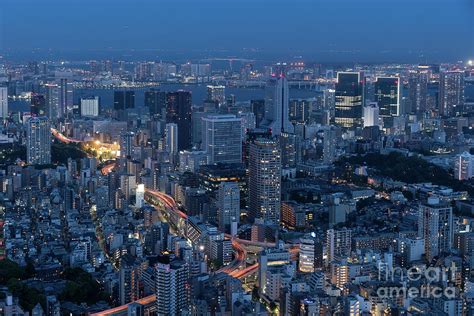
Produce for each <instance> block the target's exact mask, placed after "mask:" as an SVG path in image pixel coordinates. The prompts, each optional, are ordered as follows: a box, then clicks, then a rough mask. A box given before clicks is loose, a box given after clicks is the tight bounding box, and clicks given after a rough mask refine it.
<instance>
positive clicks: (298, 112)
mask: <svg viewBox="0 0 474 316" xmlns="http://www.w3.org/2000/svg"><path fill="white" fill-rule="evenodd" d="M311 108H312V102H311V100H308V99H292V100H290V114H289V118H290V121H291V123H293V124H296V123H302V124H304V123H308V122H309V113H310V109H311Z"/></svg>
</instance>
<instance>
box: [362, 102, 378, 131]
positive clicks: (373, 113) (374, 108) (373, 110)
mask: <svg viewBox="0 0 474 316" xmlns="http://www.w3.org/2000/svg"><path fill="white" fill-rule="evenodd" d="M379 125H380V122H379V106H378V104H377V102H370V103H369V104H367V105H365V106H364V127H371V126H379Z"/></svg>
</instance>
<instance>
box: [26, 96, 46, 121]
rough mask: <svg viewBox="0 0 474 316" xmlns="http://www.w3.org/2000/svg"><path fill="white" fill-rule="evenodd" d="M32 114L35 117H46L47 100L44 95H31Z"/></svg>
mask: <svg viewBox="0 0 474 316" xmlns="http://www.w3.org/2000/svg"><path fill="white" fill-rule="evenodd" d="M30 111H31V114H34V115H35V116H44V115H46V111H47V109H46V98H45V97H44V95H42V94H37V93H32V94H31V107H30Z"/></svg>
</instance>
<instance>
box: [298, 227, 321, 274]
mask: <svg viewBox="0 0 474 316" xmlns="http://www.w3.org/2000/svg"><path fill="white" fill-rule="evenodd" d="M322 267H323V243H322V242H321V241H320V240H319V239H317V238H316V237H315V235H306V236H304V237H303V238H301V239H300V257H299V263H298V269H299V270H300V271H301V272H306V273H308V272H309V273H312V272H314V271H316V269H320V268H322Z"/></svg>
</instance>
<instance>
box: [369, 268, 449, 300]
mask: <svg viewBox="0 0 474 316" xmlns="http://www.w3.org/2000/svg"><path fill="white" fill-rule="evenodd" d="M378 270H379V271H378V272H379V276H378V279H379V281H382V282H386V283H387V284H389V285H387V286H381V287H379V288H378V289H377V295H378V296H379V297H380V298H400V297H403V298H405V299H406V298H442V297H445V298H447V299H453V298H455V296H456V288H455V287H454V286H453V283H454V281H455V279H456V266H455V265H454V263H453V264H452V265H451V267H449V268H444V267H443V268H440V267H428V268H427V267H424V266H413V267H411V268H409V269H402V268H398V267H396V268H393V266H392V265H388V264H385V263H381V264H379V267H378Z"/></svg>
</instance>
